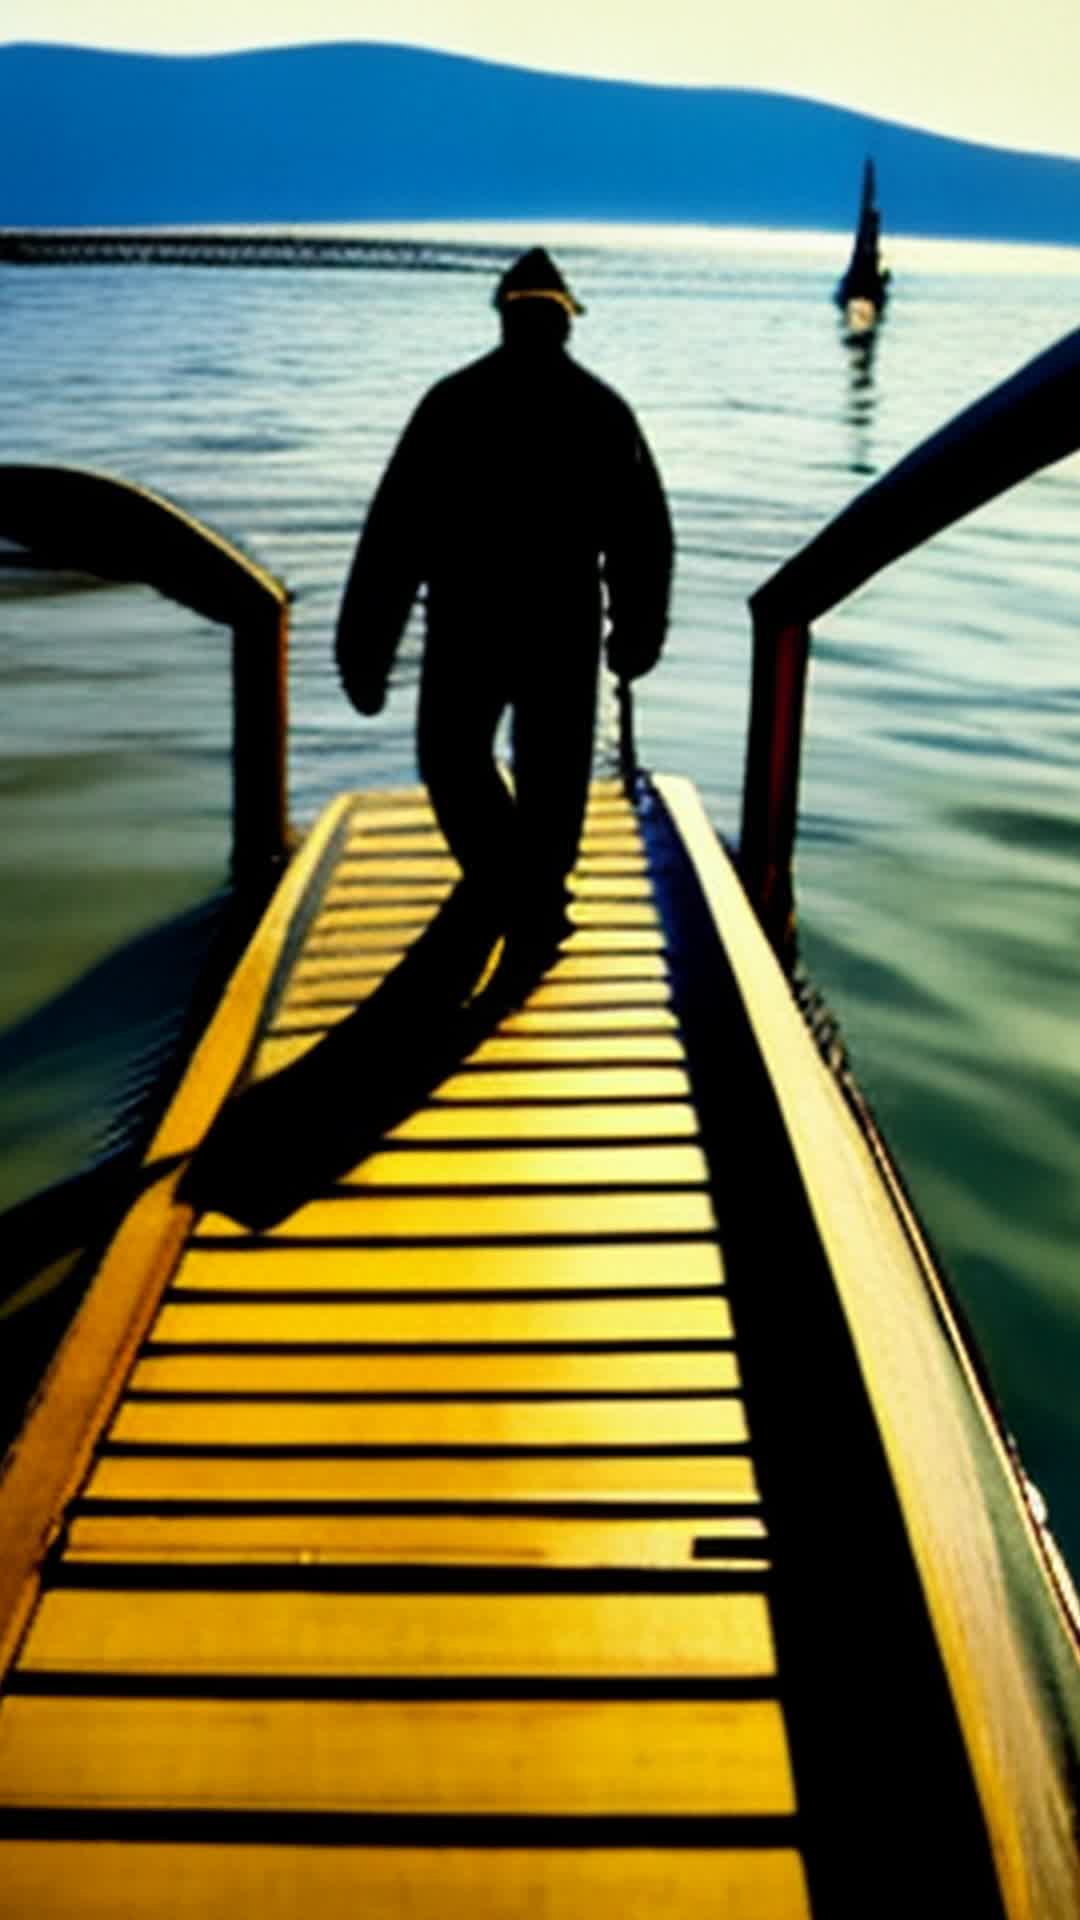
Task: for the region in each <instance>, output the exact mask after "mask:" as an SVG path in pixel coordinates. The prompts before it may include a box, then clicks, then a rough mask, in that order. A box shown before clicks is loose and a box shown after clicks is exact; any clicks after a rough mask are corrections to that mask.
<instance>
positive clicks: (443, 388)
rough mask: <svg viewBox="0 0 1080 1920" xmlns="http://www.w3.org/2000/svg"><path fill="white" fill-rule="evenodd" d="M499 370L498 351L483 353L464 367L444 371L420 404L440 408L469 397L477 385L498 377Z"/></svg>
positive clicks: (484, 384) (483, 384)
mask: <svg viewBox="0 0 1080 1920" xmlns="http://www.w3.org/2000/svg"><path fill="white" fill-rule="evenodd" d="M498 370H499V355H498V352H497V351H496V352H492V353H485V354H481V356H480V357H479V359H477V360H470V361H468V362H467V363H466V365H465V366H463V367H455V368H454V370H453V372H452V373H444V374H443V375H442V377H441V379H439V380H436V381H435V383H434V385H433V386H430V387H429V388H428V390H427V392H426V393H425V395H424V397H423V399H422V400H421V402H420V405H421V407H428V406H430V407H433V408H439V407H442V406H444V405H447V404H452V403H453V402H454V401H456V400H460V399H467V398H468V396H469V394H470V393H472V392H474V391H475V389H476V388H477V387H482V386H486V385H487V383H488V382H489V381H491V380H494V379H496V378H497V377H498Z"/></svg>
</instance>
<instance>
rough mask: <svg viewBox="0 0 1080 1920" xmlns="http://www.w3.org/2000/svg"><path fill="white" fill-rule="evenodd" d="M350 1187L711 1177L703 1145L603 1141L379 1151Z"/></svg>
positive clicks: (625, 1182) (364, 1164) (685, 1180)
mask: <svg viewBox="0 0 1080 1920" xmlns="http://www.w3.org/2000/svg"><path fill="white" fill-rule="evenodd" d="M345 1179H346V1181H347V1182H348V1184H349V1185H350V1186H356V1187H358V1188H362V1187H366V1186H429V1187H456V1186H463V1185H471V1186H493V1187H512V1186H520V1185H522V1184H525V1185H529V1186H538V1185H541V1186H542V1185H551V1186H608V1187H610V1186H634V1185H635V1184H636V1183H638V1182H639V1181H647V1182H650V1183H652V1184H653V1185H655V1184H657V1183H658V1182H674V1183H678V1184H687V1183H689V1182H691V1181H695V1182H698V1183H699V1184H701V1185H704V1183H705V1182H706V1180H707V1179H708V1167H707V1165H706V1161H705V1156H704V1154H703V1153H702V1151H701V1148H700V1147H699V1146H696V1145H693V1144H690V1143H686V1144H681V1143H679V1142H675V1143H674V1144H672V1143H664V1144H662V1145H659V1146H658V1145H656V1144H655V1143H654V1142H652V1141H647V1142H644V1143H639V1144H638V1145H634V1144H633V1143H631V1144H630V1145H621V1146H610V1145H607V1144H605V1143H603V1142H598V1143H595V1144H593V1145H591V1146H590V1145H589V1144H587V1143H585V1144H581V1145H578V1146H573V1147H545V1146H531V1147H500V1148H497V1149H490V1150H489V1149H485V1148H483V1147H473V1148H469V1149H466V1148H450V1149H445V1150H443V1151H442V1152H439V1151H438V1150H437V1149H435V1148H431V1149H424V1148H420V1147H417V1148H410V1150H409V1152H408V1153H373V1154H370V1155H369V1156H368V1158H367V1159H366V1160H362V1161H361V1162H360V1165H359V1166H358V1167H356V1168H354V1170H353V1171H352V1173H350V1174H347V1175H346V1176H345Z"/></svg>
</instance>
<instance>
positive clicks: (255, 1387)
mask: <svg viewBox="0 0 1080 1920" xmlns="http://www.w3.org/2000/svg"><path fill="white" fill-rule="evenodd" d="M738 1384H739V1376H738V1367H737V1363H736V1359H735V1355H734V1353H732V1352H730V1351H726V1350H724V1351H718V1352H710V1351H708V1350H704V1351H700V1352H693V1351H690V1352H683V1353H680V1352H673V1353H666V1352H652V1353H648V1352H646V1353H605V1352H599V1353H559V1352H555V1351H551V1352H546V1353H498V1352H496V1353H484V1352H480V1353H434V1354H428V1353H422V1352H415V1353H409V1352H407V1351H406V1352H403V1353H378V1354H366V1353H302V1352H300V1353H259V1352H254V1353H235V1352H229V1351H228V1350H227V1349H226V1350H225V1351H224V1352H219V1353H163V1354H162V1353H151V1354H148V1355H146V1357H145V1358H143V1359H141V1360H140V1361H139V1363H138V1365H137V1366H136V1368H135V1371H134V1373H133V1375H132V1385H133V1386H134V1387H137V1388H138V1389H139V1390H140V1391H141V1392H144V1393H369V1394H370V1393H383V1394H387V1393H405V1394H409V1393H458V1394H463V1393H502V1394H513V1393H536V1392H546V1393H576V1394H580V1393H698V1392H724V1391H726V1390H727V1389H728V1388H730V1387H736V1386H738Z"/></svg>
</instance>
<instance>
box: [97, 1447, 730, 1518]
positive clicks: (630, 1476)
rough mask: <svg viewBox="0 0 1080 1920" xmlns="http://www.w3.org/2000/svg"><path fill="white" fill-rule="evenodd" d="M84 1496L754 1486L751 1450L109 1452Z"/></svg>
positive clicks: (361, 1496) (499, 1495)
mask: <svg viewBox="0 0 1080 1920" xmlns="http://www.w3.org/2000/svg"><path fill="white" fill-rule="evenodd" d="M88 1493H89V1495H90V1497H91V1498H93V1499H100V1500H110V1501H111V1500H118V1501H121V1500H139V1501H147V1500H149V1501H154V1502H155V1503H157V1502H171V1503H173V1504H181V1505H183V1504H185V1503H188V1502H190V1501H192V1500H199V1501H204V1500H208V1501H215V1500H219V1501H231V1500H240V1501H258V1502H261V1503H265V1504H266V1505H267V1506H274V1505H277V1504H279V1503H280V1502H281V1501H284V1500H293V1501H296V1500H307V1501H332V1502H334V1503H335V1504H338V1505H349V1504H352V1505H356V1504H357V1503H359V1502H379V1501H381V1502H384V1503H386V1502H390V1503H392V1502H400V1501H403V1500H406V1501H424V1502H432V1503H435V1504H438V1505H441V1506H450V1507H452V1506H456V1505H460V1504H462V1503H463V1502H467V1503H468V1504H470V1505H472V1504H475V1503H476V1502H484V1503H491V1502H493V1501H496V1502H505V1501H511V1502H519V1501H520V1502H522V1503H527V1502H529V1501H531V1502H533V1503H534V1504H540V1503H550V1502H553V1501H559V1502H565V1503H566V1504H567V1505H569V1506H575V1505H578V1506H580V1505H583V1504H588V1505H592V1504H594V1503H595V1502H597V1501H602V1502H604V1503H605V1505H606V1504H607V1503H609V1502H610V1503H612V1504H619V1503H622V1504H623V1505H640V1504H641V1503H642V1502H649V1503H651V1504H654V1505H655V1504H659V1505H665V1504H676V1505H680V1506H682V1505H690V1506H703V1507H708V1506H709V1505H712V1504H717V1503H725V1504H726V1503H728V1502H734V1503H735V1504H739V1505H746V1506H749V1507H756V1505H757V1500H758V1491H757V1483H756V1481H755V1479H754V1473H753V1467H752V1465H751V1463H750V1460H749V1458H748V1457H747V1456H746V1455H745V1454H737V1453H732V1454H717V1455H715V1456H712V1457H705V1456H703V1455H697V1454H688V1455H674V1454H673V1455H669V1456H665V1457H663V1458H649V1457H648V1456H642V1455H640V1454H633V1455H628V1456H626V1457H623V1458H619V1457H617V1456H616V1457H605V1456H603V1455H599V1454H594V1455H586V1454H579V1455H564V1456H559V1457H549V1458H547V1459H544V1458H542V1457H531V1456H528V1455H520V1454H519V1455H516V1456H515V1455H509V1456H505V1457H503V1458H501V1459H494V1460H491V1459H488V1460H474V1459H449V1458H445V1457H440V1458H438V1459H427V1460H424V1459H411V1460H409V1459H405V1460H393V1459H389V1460H388V1459H375V1460H365V1459H337V1460H335V1459H313V1458H310V1457H298V1456H294V1457H292V1458H288V1457H284V1458H282V1459H280V1460H269V1459H267V1460H262V1459H251V1458H245V1457H243V1456H235V1457H231V1458H224V1457H221V1456H219V1457H216V1458H215V1457H214V1456H205V1455H204V1456H198V1455H192V1456H188V1457H185V1456H183V1455H178V1454H173V1455H162V1456H158V1457H155V1458H145V1457H140V1456H137V1455H136V1456H131V1457H125V1456H122V1455H121V1456H113V1455H108V1454H106V1455H103V1456H102V1458H101V1459H100V1460H99V1462H98V1465H97V1466H96V1467H95V1469H94V1472H93V1475H92V1477H91V1479H90V1482H89V1485H88Z"/></svg>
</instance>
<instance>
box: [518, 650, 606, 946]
mask: <svg viewBox="0 0 1080 1920" xmlns="http://www.w3.org/2000/svg"><path fill="white" fill-rule="evenodd" d="M596 682H597V660H596V653H595V648H590V647H589V645H588V641H587V639H586V641H585V644H583V646H582V647H581V649H580V650H579V651H578V652H577V654H576V655H575V656H574V657H573V658H572V661H571V663H570V664H568V665H566V666H564V667H563V670H562V671H561V672H556V671H552V672H551V673H550V675H549V676H545V677H544V678H542V679H541V678H540V677H539V676H536V677H535V678H534V679H533V680H532V683H531V684H528V685H526V686H523V687H521V688H520V689H519V691H518V695H517V698H516V699H515V702H514V786H515V792H516V797H517V824H518V843H519V847H520V856H519V858H520V863H521V875H522V884H521V886H520V888H519V908H518V914H519V918H520V921H521V924H522V930H523V931H524V932H525V934H526V936H528V932H529V929H530V928H532V929H534V930H535V933H536V937H537V938H538V939H540V940H544V939H545V938H548V937H550V938H551V940H552V943H553V944H554V943H555V942H557V941H558V939H559V938H560V937H561V935H562V934H563V933H565V932H567V931H568V930H569V925H570V922H569V920H568V918H567V914H566V906H567V902H568V898H569V894H568V889H567V884H566V881H567V875H568V874H569V872H570V869H571V867H572V866H573V865H574V862H575V860H576V859H577V850H578V843H579V841H580V839H581V827H582V821H583V820H584V817H585V807H586V803H587V801H588V797H589V775H590V772H591V770H592V755H593V729H594V725H595V717H596Z"/></svg>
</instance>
